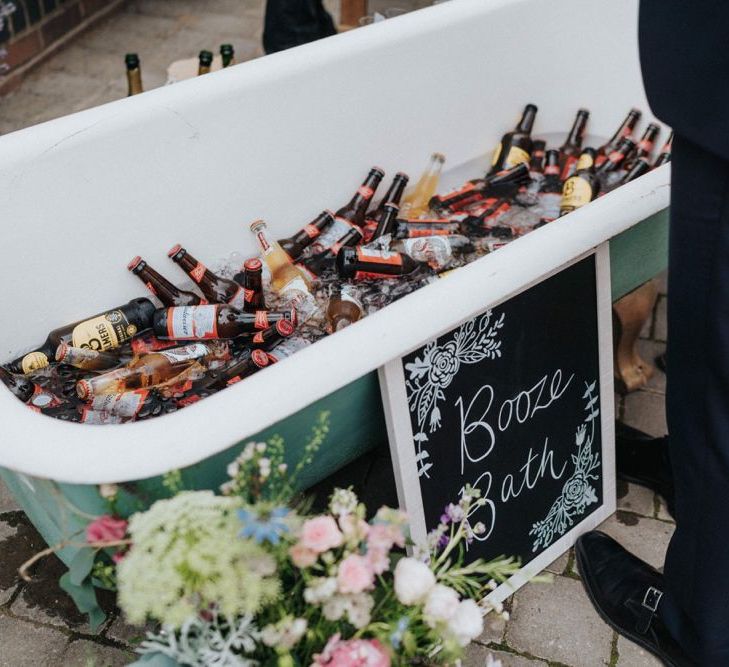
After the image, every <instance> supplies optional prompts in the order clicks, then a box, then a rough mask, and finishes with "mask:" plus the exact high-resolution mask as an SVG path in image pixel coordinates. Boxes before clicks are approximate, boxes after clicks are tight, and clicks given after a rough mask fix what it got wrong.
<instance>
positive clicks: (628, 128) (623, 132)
mask: <svg viewBox="0 0 729 667" xmlns="http://www.w3.org/2000/svg"><path fill="white" fill-rule="evenodd" d="M640 117H641V113H640V110H638V109H631V110H630V111H629V112H628V115H627V116H626V117H625V120H624V121H623V122H622V123H621V124H620V127H619V128H618V129H617V130H616V132H615V134H614V135H613V136H612V138H611V139H610V141H608V142H607V143H605V144H603V145H602V146H600V148H598V149H597V158H596V160H595V166H596V167H599V166H600V165H601V164H602V163H603V162H604V161H605V159H606V158H607V156H608V154H609V153H611V152H612V151H614V150H615V149H616V148H617V147H618V144H619V143H620V142H621V141H622V140H623V139H625V138H626V137H629V136H630V135H631V134H633V130H635V126H636V125H637V124H638V121H639V120H640Z"/></svg>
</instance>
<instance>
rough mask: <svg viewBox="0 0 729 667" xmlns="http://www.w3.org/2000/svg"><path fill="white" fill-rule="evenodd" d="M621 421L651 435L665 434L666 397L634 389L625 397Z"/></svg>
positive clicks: (666, 429) (666, 428)
mask: <svg viewBox="0 0 729 667" xmlns="http://www.w3.org/2000/svg"><path fill="white" fill-rule="evenodd" d="M623 421H624V422H625V423H626V424H628V425H630V426H634V427H635V428H637V429H640V430H641V431H645V432H646V433H649V434H650V435H652V436H655V437H660V436H664V435H666V433H667V432H668V427H667V426H666V398H665V396H663V394H658V393H655V392H651V391H644V390H641V391H636V392H633V393H632V394H628V396H626V397H625V412H624V415H623Z"/></svg>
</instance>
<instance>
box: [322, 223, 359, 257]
mask: <svg viewBox="0 0 729 667" xmlns="http://www.w3.org/2000/svg"><path fill="white" fill-rule="evenodd" d="M353 227H355V225H353V224H352V223H351V222H349V220H345V219H344V218H339V217H337V218H334V222H333V223H332V224H331V225H329V227H328V228H327V230H326V231H325V232H324V233H323V234H321V235H320V236H319V238H318V239H317V240H316V242H315V243H314V246H313V249H314V252H315V253H319V252H323V251H324V250H328V249H329V248H331V247H332V246H333V245H334V244H335V243H336V242H337V241H339V239H341V238H342V237H343V236H344V235H345V234H346V233H347V232H348V231H349V230H350V229H352V228H353Z"/></svg>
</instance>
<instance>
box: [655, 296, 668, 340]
mask: <svg viewBox="0 0 729 667" xmlns="http://www.w3.org/2000/svg"><path fill="white" fill-rule="evenodd" d="M667 304H668V299H667V298H666V297H665V296H661V297H658V305H657V306H656V325H655V327H654V328H653V339H654V340H659V341H663V342H665V341H667V340H668V328H667V324H666V306H667Z"/></svg>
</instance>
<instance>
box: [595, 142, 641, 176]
mask: <svg viewBox="0 0 729 667" xmlns="http://www.w3.org/2000/svg"><path fill="white" fill-rule="evenodd" d="M634 149H635V142H634V141H633V140H632V139H631V138H630V137H625V139H622V140H621V141H620V143H619V144H618V145H617V147H616V148H615V150H614V151H610V153H608V154H607V156H603V157H605V159H604V160H603V161H602V163H601V164H600V166H599V167H597V173H598V174H607V173H609V172H611V171H616V170H617V169H620V168H621V167H622V166H623V163H624V162H625V157H626V156H627V155H630V153H632V152H633V150H634Z"/></svg>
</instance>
